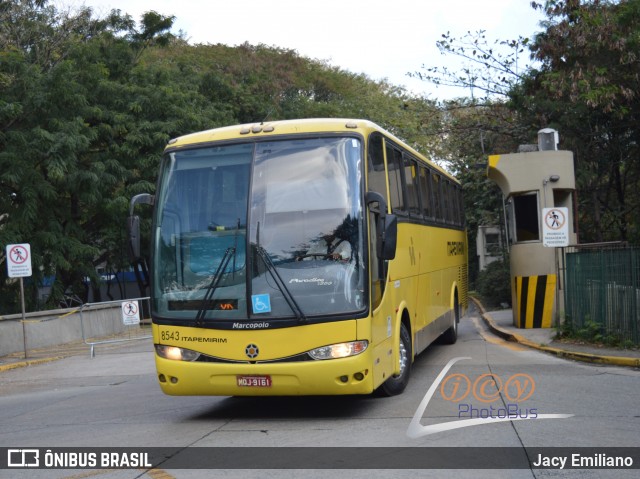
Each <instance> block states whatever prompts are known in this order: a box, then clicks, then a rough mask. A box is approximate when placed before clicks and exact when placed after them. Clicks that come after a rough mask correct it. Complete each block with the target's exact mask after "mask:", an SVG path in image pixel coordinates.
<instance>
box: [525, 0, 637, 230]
mask: <svg viewBox="0 0 640 479" xmlns="http://www.w3.org/2000/svg"><path fill="white" fill-rule="evenodd" d="M535 6H536V8H541V9H544V11H545V13H546V15H547V17H548V19H549V21H548V23H547V29H546V31H545V32H542V33H541V34H539V35H538V36H537V38H536V40H535V42H534V43H533V44H532V45H531V49H532V52H533V53H534V55H535V58H536V60H538V61H539V62H540V68H539V69H538V70H534V71H532V72H531V74H530V76H529V78H528V79H527V81H525V82H524V83H523V84H522V86H521V88H518V89H516V90H514V92H513V93H514V94H513V100H514V107H516V108H519V109H521V110H522V111H526V112H527V113H528V116H529V121H531V122H534V121H536V120H537V121H538V122H539V123H542V122H544V123H548V124H553V125H556V127H557V128H558V129H559V130H560V131H561V134H562V137H563V138H564V141H563V144H564V148H566V149H569V150H572V151H573V152H574V155H575V159H576V180H577V188H578V199H579V207H578V212H579V215H580V231H581V241H583V242H586V241H607V240H629V241H632V242H638V241H640V224H639V219H638V215H637V211H638V208H639V207H640V188H639V187H640V163H639V162H638V161H637V158H638V153H639V151H638V148H639V146H638V145H639V140H640V137H639V135H640V134H639V132H638V129H637V124H638V120H640V96H639V95H638V86H639V83H638V77H639V74H640V59H639V58H638V54H637V52H638V47H639V46H640V45H639V42H640V1H639V0H624V1H619V2H611V1H600V0H592V1H588V2H579V1H576V0H567V1H556V0H554V1H547V2H546V3H545V5H544V6H543V5H540V4H535Z"/></svg>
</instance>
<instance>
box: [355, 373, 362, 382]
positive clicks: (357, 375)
mask: <svg viewBox="0 0 640 479" xmlns="http://www.w3.org/2000/svg"><path fill="white" fill-rule="evenodd" d="M353 378H354V379H355V380H356V381H362V380H363V379H364V374H362V373H355V374H354V375H353Z"/></svg>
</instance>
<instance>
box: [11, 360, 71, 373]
mask: <svg viewBox="0 0 640 479" xmlns="http://www.w3.org/2000/svg"><path fill="white" fill-rule="evenodd" d="M64 358H65V356H52V357H50V358H41V359H25V360H24V361H17V362H15V363H8V364H0V373H3V372H5V371H10V370H12V369H18V368H26V367H28V366H37V365H38V364H45V363H50V362H53V361H57V360H59V359H64Z"/></svg>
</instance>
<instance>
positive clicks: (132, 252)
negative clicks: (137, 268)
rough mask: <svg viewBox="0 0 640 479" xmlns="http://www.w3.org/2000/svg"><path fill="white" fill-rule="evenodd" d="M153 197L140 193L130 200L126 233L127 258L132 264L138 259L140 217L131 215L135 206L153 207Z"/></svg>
mask: <svg viewBox="0 0 640 479" xmlns="http://www.w3.org/2000/svg"><path fill="white" fill-rule="evenodd" d="M154 200H155V197H154V196H153V195H150V194H149V193H142V194H139V195H136V196H134V197H133V198H131V202H130V204H129V218H128V220H127V232H128V233H129V258H130V259H131V262H132V263H135V262H136V261H138V260H139V259H140V217H139V216H137V215H134V214H133V210H134V208H135V206H136V205H137V204H145V205H153V203H154Z"/></svg>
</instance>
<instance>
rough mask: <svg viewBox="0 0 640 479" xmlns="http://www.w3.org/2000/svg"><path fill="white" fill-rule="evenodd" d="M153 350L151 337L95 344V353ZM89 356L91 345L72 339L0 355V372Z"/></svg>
mask: <svg viewBox="0 0 640 479" xmlns="http://www.w3.org/2000/svg"><path fill="white" fill-rule="evenodd" d="M141 350H144V351H147V350H148V351H149V352H151V351H153V344H152V340H151V338H140V339H137V338H136V339H132V340H127V341H121V342H114V343H105V344H96V345H95V354H96V355H101V354H113V353H121V352H123V351H124V352H132V351H133V352H137V351H141ZM85 355H86V357H87V359H89V358H91V346H90V345H89V344H87V343H85V342H84V341H82V340H80V341H74V342H72V343H66V344H61V345H59V346H55V347H50V348H44V349H29V350H28V351H27V357H26V358H25V357H24V352H19V353H12V354H9V355H7V356H1V357H0V373H2V372H4V371H8V370H10V369H15V368H22V367H27V366H35V365H38V364H43V363H48V362H51V361H57V360H58V359H64V358H67V357H70V356H85Z"/></svg>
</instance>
